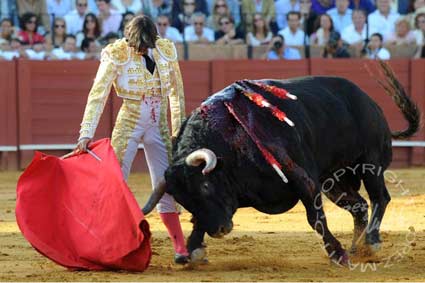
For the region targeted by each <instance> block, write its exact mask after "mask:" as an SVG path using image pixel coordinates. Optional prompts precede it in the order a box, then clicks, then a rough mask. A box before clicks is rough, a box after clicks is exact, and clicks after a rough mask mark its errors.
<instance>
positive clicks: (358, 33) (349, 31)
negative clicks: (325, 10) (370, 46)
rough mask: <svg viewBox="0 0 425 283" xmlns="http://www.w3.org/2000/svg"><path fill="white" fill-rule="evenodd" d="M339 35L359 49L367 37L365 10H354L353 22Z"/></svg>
mask: <svg viewBox="0 0 425 283" xmlns="http://www.w3.org/2000/svg"><path fill="white" fill-rule="evenodd" d="M369 35H370V33H369ZM341 36H342V39H343V40H344V41H345V42H347V43H348V44H349V45H356V46H357V47H358V49H359V50H361V49H362V48H363V44H364V42H365V41H366V40H367V38H368V35H366V12H365V11H363V10H354V11H353V23H352V24H351V25H349V26H348V27H346V28H345V29H344V30H343V32H342V35H341Z"/></svg>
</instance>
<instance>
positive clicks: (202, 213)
mask: <svg viewBox="0 0 425 283" xmlns="http://www.w3.org/2000/svg"><path fill="white" fill-rule="evenodd" d="M202 167H203V166H202V165H201V166H199V167H193V166H189V165H187V164H185V163H184V162H182V163H181V164H180V165H173V166H170V167H169V169H168V170H167V172H166V173H165V178H166V182H167V190H166V191H167V193H169V194H171V195H172V196H173V197H174V198H175V200H176V201H177V202H178V203H180V204H181V205H182V206H183V207H184V208H185V209H186V210H188V211H189V212H190V213H192V215H193V220H192V221H193V222H194V225H195V226H196V227H197V229H199V230H202V231H204V232H206V233H208V235H210V236H211V237H216V238H219V237H222V236H224V235H226V234H228V233H229V232H230V231H231V230H232V228H233V223H232V217H233V214H234V213H235V211H236V207H237V199H236V197H235V194H234V193H232V191H231V189H232V188H231V187H226V185H227V186H229V185H228V184H229V183H228V182H227V181H226V176H224V174H223V172H221V171H222V170H220V168H219V167H220V164H218V165H217V167H218V168H215V169H214V171H212V172H210V173H208V174H203V172H202Z"/></svg>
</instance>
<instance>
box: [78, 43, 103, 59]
mask: <svg viewBox="0 0 425 283" xmlns="http://www.w3.org/2000/svg"><path fill="white" fill-rule="evenodd" d="M81 51H83V52H84V59H86V60H89V59H91V60H99V59H100V52H99V50H98V46H97V44H96V41H95V40H94V39H93V38H84V39H83V42H82V43H81Z"/></svg>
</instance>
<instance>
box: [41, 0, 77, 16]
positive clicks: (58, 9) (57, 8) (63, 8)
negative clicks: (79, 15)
mask: <svg viewBox="0 0 425 283" xmlns="http://www.w3.org/2000/svg"><path fill="white" fill-rule="evenodd" d="M46 4H47V13H49V14H50V15H51V14H55V18H58V17H59V18H63V17H64V16H65V15H66V14H68V13H69V12H70V11H71V10H72V3H71V0H60V2H59V3H58V1H57V0H47V1H46ZM51 17H52V19H53V15H51Z"/></svg>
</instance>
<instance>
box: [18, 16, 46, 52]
mask: <svg viewBox="0 0 425 283" xmlns="http://www.w3.org/2000/svg"><path fill="white" fill-rule="evenodd" d="M20 26H21V30H20V31H19V32H18V38H19V40H20V41H21V43H22V45H27V46H32V45H34V44H36V43H44V37H43V36H42V35H41V34H39V33H37V27H38V22H37V16H36V15H35V14H34V13H31V12H28V13H25V14H23V15H22V17H21V25H20Z"/></svg>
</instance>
